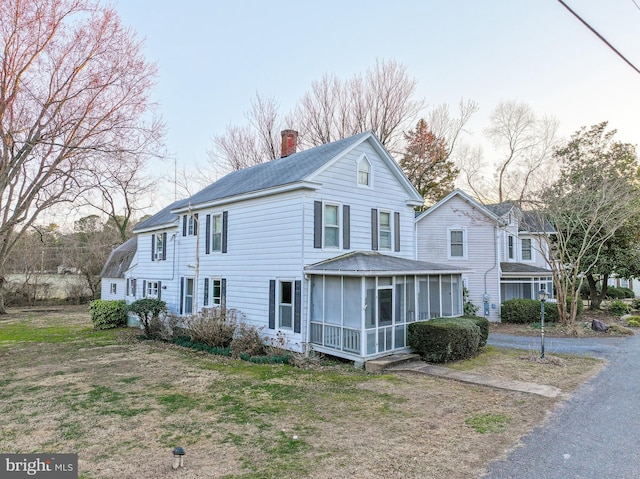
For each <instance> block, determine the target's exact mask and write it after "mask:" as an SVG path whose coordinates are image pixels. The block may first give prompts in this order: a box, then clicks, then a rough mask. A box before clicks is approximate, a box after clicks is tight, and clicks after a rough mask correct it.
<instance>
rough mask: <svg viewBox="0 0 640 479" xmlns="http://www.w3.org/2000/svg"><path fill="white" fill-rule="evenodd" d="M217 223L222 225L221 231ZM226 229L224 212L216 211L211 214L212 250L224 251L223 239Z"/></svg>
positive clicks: (216, 251)
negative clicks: (217, 228) (217, 229)
mask: <svg viewBox="0 0 640 479" xmlns="http://www.w3.org/2000/svg"><path fill="white" fill-rule="evenodd" d="M216 225H218V226H219V227H220V230H219V231H216ZM223 231H224V222H223V218H222V213H214V214H212V215H211V252H212V253H213V252H215V253H222V239H223ZM216 237H218V238H219V239H218V244H217V246H218V247H216Z"/></svg>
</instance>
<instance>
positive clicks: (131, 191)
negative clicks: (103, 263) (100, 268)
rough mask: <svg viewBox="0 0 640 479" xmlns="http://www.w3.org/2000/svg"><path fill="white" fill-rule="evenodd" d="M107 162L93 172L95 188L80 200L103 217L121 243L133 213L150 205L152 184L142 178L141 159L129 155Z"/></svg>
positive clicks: (127, 236)
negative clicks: (83, 199)
mask: <svg viewBox="0 0 640 479" xmlns="http://www.w3.org/2000/svg"><path fill="white" fill-rule="evenodd" d="M118 156H123V153H118ZM108 160H109V161H107V163H106V164H105V165H102V166H100V167H98V168H95V170H93V171H92V173H93V175H94V178H93V180H92V183H93V184H94V187H93V188H92V189H90V190H87V191H86V192H85V193H84V194H83V197H84V198H85V200H86V202H87V203H88V204H89V205H90V206H91V207H93V208H94V209H96V210H98V211H99V212H100V213H102V214H104V215H106V217H107V218H108V220H109V221H110V222H111V223H112V225H113V226H114V227H115V228H116V229H117V230H118V233H119V235H120V241H121V242H123V243H124V242H125V241H126V240H127V239H129V237H130V236H131V228H132V226H133V225H132V224H131V223H132V220H134V219H135V215H136V213H139V212H140V211H142V210H144V209H145V208H147V207H149V206H151V204H150V202H151V200H150V197H149V194H150V193H151V192H152V190H153V185H154V181H153V180H152V179H151V178H150V177H148V176H145V175H144V171H143V168H144V166H145V157H143V156H138V155H131V156H130V157H127V159H123V158H118V159H117V160H116V161H111V159H110V158H109V159H108Z"/></svg>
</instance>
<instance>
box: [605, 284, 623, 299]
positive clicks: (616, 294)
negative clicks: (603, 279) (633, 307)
mask: <svg viewBox="0 0 640 479" xmlns="http://www.w3.org/2000/svg"><path fill="white" fill-rule="evenodd" d="M606 297H607V298H610V299H624V298H626V294H625V292H624V291H623V289H622V288H616V287H615V286H609V287H608V288H607V293H606Z"/></svg>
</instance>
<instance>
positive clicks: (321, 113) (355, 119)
mask: <svg viewBox="0 0 640 479" xmlns="http://www.w3.org/2000/svg"><path fill="white" fill-rule="evenodd" d="M415 90H416V80H413V79H411V78H409V76H408V75H407V70H406V67H405V66H403V65H401V64H399V63H397V62H395V61H393V60H389V61H380V60H379V61H376V64H375V65H374V67H373V68H372V69H370V70H368V71H367V72H366V74H365V75H364V76H363V75H355V76H354V77H352V78H351V79H349V80H346V81H342V80H340V79H338V78H336V77H335V76H330V75H325V76H324V77H323V78H322V80H320V81H319V82H314V83H312V85H311V91H310V92H308V93H306V94H305V95H304V96H303V97H302V99H301V100H300V101H299V102H298V106H297V107H296V111H295V114H294V118H295V120H296V124H297V125H298V128H299V130H300V136H301V141H303V142H305V143H306V144H308V145H309V146H315V145H320V144H323V143H329V142H331V141H335V140H338V139H340V138H345V137H347V136H351V135H355V134H357V133H360V132H362V131H367V130H372V131H373V132H374V133H375V134H376V136H377V137H378V138H379V139H380V141H381V142H382V144H383V145H385V146H386V147H387V149H388V150H389V151H392V152H397V151H398V150H399V147H400V144H401V143H402V141H403V133H404V131H405V130H408V129H409V128H410V127H411V125H412V123H413V122H414V121H415V120H416V118H417V117H418V115H419V113H420V111H421V110H422V108H423V106H424V102H423V101H418V100H414V95H415Z"/></svg>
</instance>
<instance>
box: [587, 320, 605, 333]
mask: <svg viewBox="0 0 640 479" xmlns="http://www.w3.org/2000/svg"><path fill="white" fill-rule="evenodd" d="M591 329H593V330H594V331H598V332H601V333H605V332H606V331H607V329H609V326H607V325H606V324H604V323H603V322H602V321H599V320H597V319H594V320H593V321H591Z"/></svg>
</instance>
